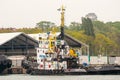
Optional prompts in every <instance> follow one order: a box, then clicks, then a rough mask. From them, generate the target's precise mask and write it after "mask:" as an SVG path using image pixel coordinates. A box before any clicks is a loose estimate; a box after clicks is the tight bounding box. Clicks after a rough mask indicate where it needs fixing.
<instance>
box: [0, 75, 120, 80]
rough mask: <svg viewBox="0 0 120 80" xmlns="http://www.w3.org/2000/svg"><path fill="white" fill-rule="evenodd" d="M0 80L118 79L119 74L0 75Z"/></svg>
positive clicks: (119, 78)
mask: <svg viewBox="0 0 120 80" xmlns="http://www.w3.org/2000/svg"><path fill="white" fill-rule="evenodd" d="M0 80H120V75H77V76H72V75H64V76H41V75H38V76H32V75H27V74H14V75H2V76H0Z"/></svg>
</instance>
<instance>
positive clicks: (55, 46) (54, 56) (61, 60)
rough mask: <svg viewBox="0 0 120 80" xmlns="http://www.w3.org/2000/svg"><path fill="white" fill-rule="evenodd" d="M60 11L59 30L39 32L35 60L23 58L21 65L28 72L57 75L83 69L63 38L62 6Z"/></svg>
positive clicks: (83, 71)
mask: <svg viewBox="0 0 120 80" xmlns="http://www.w3.org/2000/svg"><path fill="white" fill-rule="evenodd" d="M59 10H60V11H61V27H60V30H61V32H58V33H56V32H54V31H51V32H47V33H40V34H39V37H38V41H39V47H38V48H36V51H37V62H31V61H28V60H24V61H23V63H22V65H23V67H24V68H26V69H27V73H28V74H39V75H57V74H69V75H70V74H81V73H86V70H85V69H82V68H80V66H79V56H78V55H77V54H76V53H75V51H74V49H72V48H71V49H70V48H69V45H68V44H67V42H66V41H65V40H64V11H65V9H64V7H63V6H62V7H61V8H60V9H59Z"/></svg>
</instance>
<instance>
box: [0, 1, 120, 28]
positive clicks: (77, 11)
mask: <svg viewBox="0 0 120 80" xmlns="http://www.w3.org/2000/svg"><path fill="white" fill-rule="evenodd" d="M62 4H63V5H65V7H66V12H65V24H66V25H69V24H70V22H72V21H76V22H81V17H84V16H85V15H86V14H88V13H95V14H96V15H97V17H98V20H100V21H104V22H108V21H120V0H0V27H17V28H20V27H34V26H35V25H36V23H37V22H40V21H43V20H45V21H51V22H54V23H55V24H56V25H60V12H59V11H57V9H58V8H59V7H60V6H61V5H62Z"/></svg>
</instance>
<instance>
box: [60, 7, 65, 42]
mask: <svg viewBox="0 0 120 80" xmlns="http://www.w3.org/2000/svg"><path fill="white" fill-rule="evenodd" d="M58 11H60V12H61V24H60V30H61V34H60V38H61V39H62V40H63V39H64V14H65V8H64V6H63V5H62V6H61V8H59V9H58Z"/></svg>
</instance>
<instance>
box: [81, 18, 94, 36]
mask: <svg viewBox="0 0 120 80" xmlns="http://www.w3.org/2000/svg"><path fill="white" fill-rule="evenodd" d="M82 29H83V30H84V31H85V34H86V35H88V36H92V37H95V34H94V29H93V24H92V21H91V19H89V18H82Z"/></svg>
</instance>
